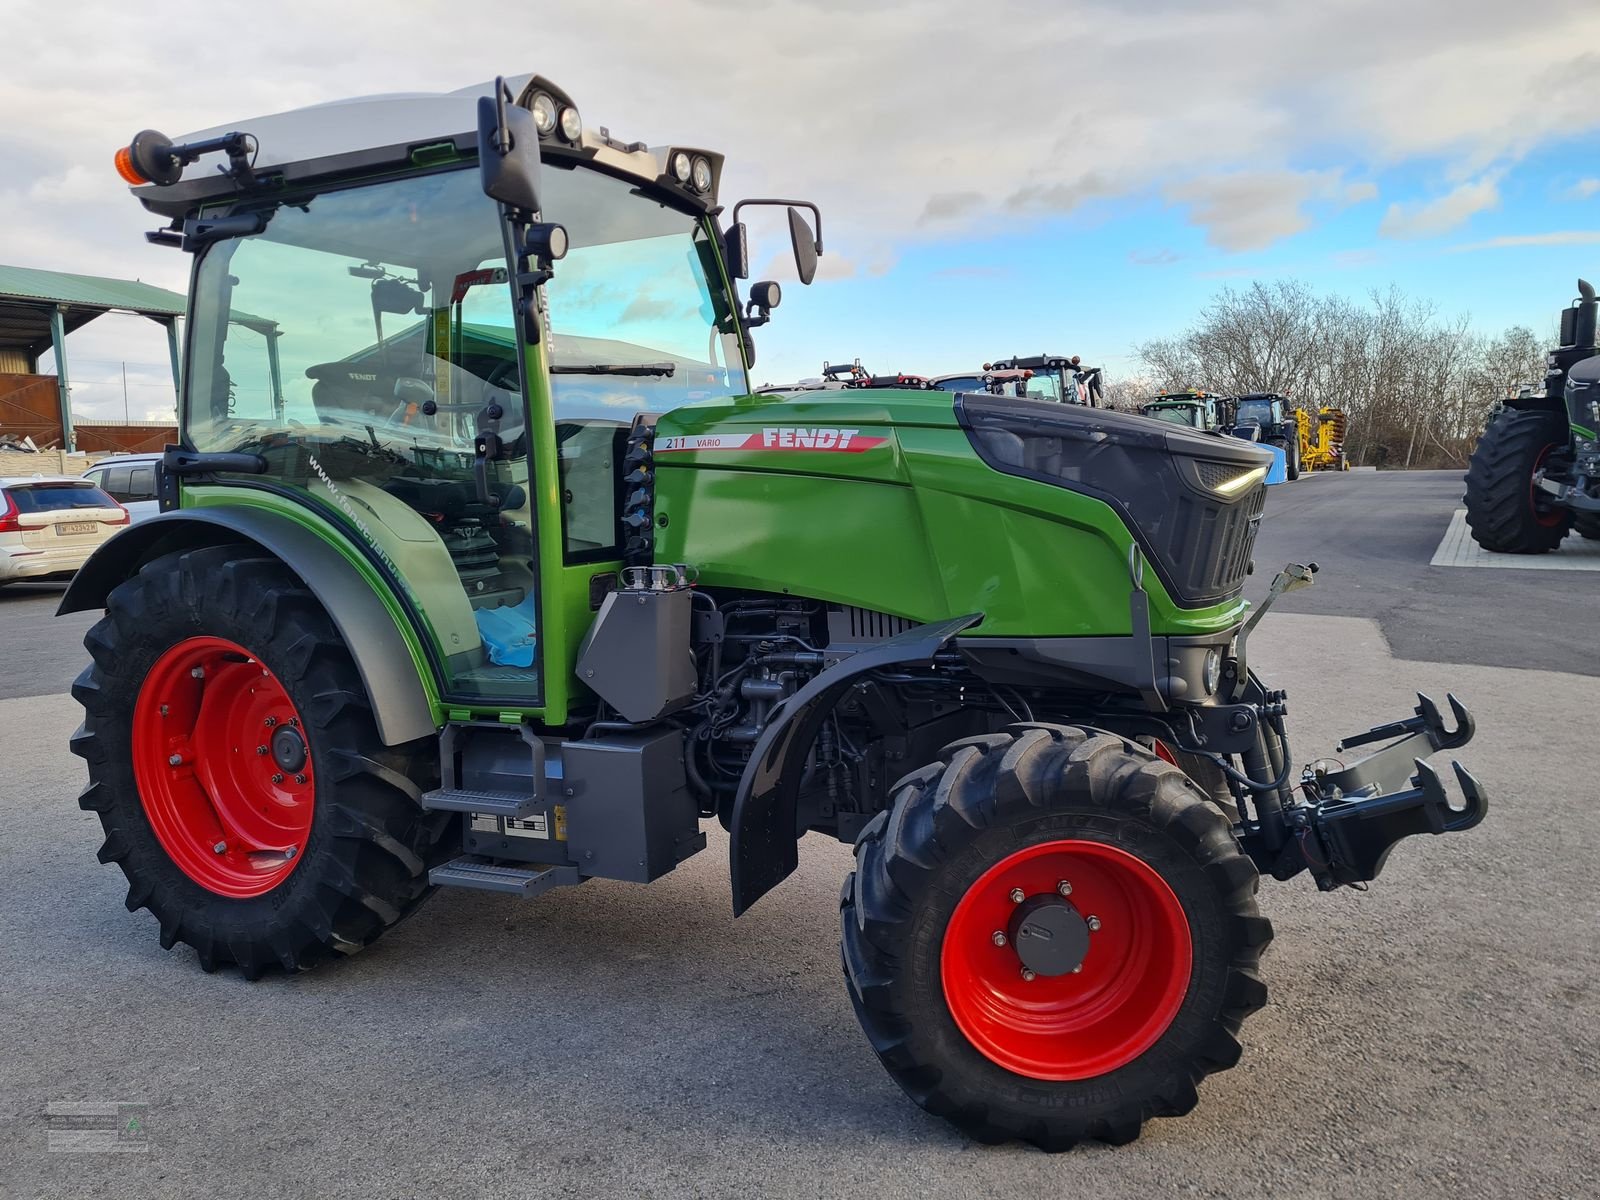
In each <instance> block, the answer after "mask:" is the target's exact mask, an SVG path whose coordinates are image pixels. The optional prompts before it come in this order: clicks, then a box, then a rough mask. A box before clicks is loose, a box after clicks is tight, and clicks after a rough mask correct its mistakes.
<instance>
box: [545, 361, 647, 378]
mask: <svg viewBox="0 0 1600 1200" xmlns="http://www.w3.org/2000/svg"><path fill="white" fill-rule="evenodd" d="M677 370H678V364H677V363H670V362H658V363H583V364H576V363H551V364H550V374H552V375H672V374H675V373H676V372H677Z"/></svg>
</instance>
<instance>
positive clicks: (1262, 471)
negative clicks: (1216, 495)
mask: <svg viewBox="0 0 1600 1200" xmlns="http://www.w3.org/2000/svg"><path fill="white" fill-rule="evenodd" d="M1266 477H1267V469H1266V468H1265V467H1252V468H1251V469H1250V470H1248V471H1246V472H1245V473H1244V474H1243V475H1235V476H1234V477H1233V478H1232V479H1225V480H1223V481H1222V482H1221V483H1214V484H1212V485H1211V490H1212V491H1214V492H1221V493H1222V494H1223V495H1224V496H1237V495H1238V494H1239V493H1240V492H1242V491H1244V490H1245V489H1246V488H1248V487H1254V486H1255V485H1256V484H1258V483H1260V482H1261V481H1262V480H1263V479H1265V478H1266Z"/></svg>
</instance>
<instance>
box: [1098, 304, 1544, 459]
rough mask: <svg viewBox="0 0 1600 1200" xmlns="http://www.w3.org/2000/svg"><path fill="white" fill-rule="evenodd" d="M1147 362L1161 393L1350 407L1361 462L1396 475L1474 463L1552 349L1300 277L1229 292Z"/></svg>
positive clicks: (1150, 351)
mask: <svg viewBox="0 0 1600 1200" xmlns="http://www.w3.org/2000/svg"><path fill="white" fill-rule="evenodd" d="M1138 353H1139V358H1140V360H1141V362H1142V363H1143V364H1144V367H1145V374H1146V376H1147V378H1148V382H1149V383H1150V384H1151V385H1152V386H1151V387H1150V391H1157V390H1162V391H1166V390H1175V389H1181V388H1186V387H1198V388H1203V389H1205V390H1206V391H1216V392H1224V393H1234V394H1237V393H1240V392H1254V391H1262V392H1280V393H1282V394H1284V395H1286V396H1289V397H1290V398H1292V399H1294V400H1296V401H1298V402H1299V403H1300V404H1302V405H1304V406H1306V407H1309V408H1312V409H1318V408H1322V407H1325V406H1331V407H1335V408H1341V409H1343V410H1344V411H1345V412H1346V414H1347V415H1348V416H1349V421H1350V433H1349V435H1348V441H1347V443H1346V452H1347V453H1348V454H1349V455H1350V457H1351V459H1352V460H1353V461H1355V462H1360V463H1372V464H1377V465H1380V466H1395V467H1404V466H1417V467H1420V466H1456V465H1460V464H1462V463H1464V462H1465V461H1466V457H1467V455H1468V454H1469V453H1470V452H1471V449H1472V444H1473V442H1474V440H1475V439H1476V437H1477V434H1478V431H1479V430H1480V429H1481V428H1482V426H1483V421H1484V419H1485V417H1486V415H1487V413H1488V411H1489V409H1490V407H1491V406H1492V405H1493V403H1494V402H1495V401H1496V400H1498V399H1500V398H1501V397H1503V396H1505V395H1506V394H1507V392H1508V391H1511V392H1514V391H1515V390H1516V389H1517V388H1518V387H1520V386H1524V385H1529V384H1537V382H1538V380H1539V379H1540V377H1541V376H1542V374H1543V347H1542V346H1541V345H1540V342H1539V339H1538V337H1537V336H1536V335H1535V334H1534V333H1533V332H1532V331H1531V330H1528V329H1526V328H1523V327H1521V326H1517V327H1514V328H1512V329H1508V330H1506V331H1505V332H1504V333H1502V334H1500V335H1499V336H1498V337H1493V338H1490V337H1485V336H1484V335H1482V334H1478V333H1475V332H1473V330H1472V328H1471V325H1470V322H1469V320H1468V319H1467V318H1466V317H1459V318H1456V319H1453V320H1444V319H1441V318H1440V317H1439V315H1438V313H1437V312H1436V311H1435V309H1434V308H1433V306H1432V305H1430V304H1427V303H1426V302H1423V301H1419V300H1415V299H1412V298H1410V297H1408V296H1406V295H1405V294H1404V293H1403V292H1401V291H1399V289H1397V288H1390V289H1389V290H1388V291H1381V292H1379V291H1375V292H1373V293H1371V294H1370V295H1368V296H1367V297H1366V298H1365V300H1364V301H1354V300H1349V299H1347V298H1345V297H1342V296H1337V295H1319V294H1318V293H1317V292H1316V291H1315V290H1313V289H1312V288H1311V287H1310V286H1309V285H1307V284H1305V283H1303V282H1301V281H1298V280H1282V281H1278V282H1275V283H1271V284H1267V283H1261V282H1257V283H1254V284H1252V285H1251V286H1250V287H1248V288H1245V289H1242V290H1241V289H1235V288H1225V289H1223V290H1222V291H1221V292H1218V293H1217V295H1216V296H1215V297H1214V298H1213V299H1212V300H1211V302H1210V303H1209V304H1208V305H1207V306H1206V307H1205V308H1204V309H1203V310H1202V311H1201V313H1200V317H1199V320H1198V321H1197V322H1196V324H1195V325H1194V327H1193V328H1191V329H1189V330H1188V331H1187V332H1185V333H1183V334H1181V335H1179V336H1177V337H1167V338H1159V339H1156V340H1153V341H1150V342H1146V343H1144V344H1143V345H1142V346H1140V347H1139V351H1138ZM1130 382H1132V381H1130ZM1139 382H1146V381H1145V380H1140V381H1139ZM1145 394H1146V395H1148V394H1149V392H1146V393H1145Z"/></svg>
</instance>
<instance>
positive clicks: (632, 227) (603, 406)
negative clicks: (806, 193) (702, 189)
mask: <svg viewBox="0 0 1600 1200" xmlns="http://www.w3.org/2000/svg"><path fill="white" fill-rule="evenodd" d="M543 200H544V216H545V219H546V220H549V221H555V222H558V223H560V224H561V225H564V226H565V227H566V230H567V236H568V238H569V249H568V251H567V256H566V257H565V258H564V259H562V260H561V261H560V262H559V263H557V264H556V269H555V277H554V278H553V279H551V280H550V282H549V283H548V284H546V285H545V301H546V304H547V305H548V308H549V321H550V334H551V337H550V346H551V356H550V362H549V370H550V391H551V397H552V399H553V401H554V407H555V416H556V421H557V422H558V423H560V422H572V421H576V422H594V421H609V422H619V423H623V424H626V423H627V422H629V421H631V420H632V418H633V414H634V413H635V412H640V411H649V412H657V413H663V412H667V411H669V410H671V409H674V408H678V407H679V406H681V405H683V404H687V403H690V402H692V401H695V400H706V399H711V398H714V397H717V396H734V395H744V394H746V393H748V392H749V390H750V388H749V384H748V382H747V380H746V378H745V366H744V359H743V357H742V355H741V354H740V352H739V341H738V336H737V332H736V325H735V321H734V316H733V307H732V305H731V304H730V303H729V302H728V299H727V292H726V291H725V289H724V287H723V284H722V274H721V270H720V268H719V266H718V263H717V256H716V252H715V250H714V249H713V248H712V243H711V238H710V236H709V233H708V230H707V226H706V223H705V222H704V221H703V220H702V219H701V218H699V217H696V216H692V215H690V214H688V213H685V212H683V211H681V210H680V209H677V208H673V207H671V206H669V205H667V204H663V203H662V202H660V201H659V200H655V199H653V198H651V197H650V196H648V195H646V194H645V193H643V192H642V191H640V189H639V188H638V185H637V184H636V183H634V182H631V181H628V180H623V179H618V178H615V177H613V176H610V175H605V174H602V173H601V172H599V171H595V170H590V169H585V168H570V169H561V168H556V169H547V170H546V171H545V173H544V197H543Z"/></svg>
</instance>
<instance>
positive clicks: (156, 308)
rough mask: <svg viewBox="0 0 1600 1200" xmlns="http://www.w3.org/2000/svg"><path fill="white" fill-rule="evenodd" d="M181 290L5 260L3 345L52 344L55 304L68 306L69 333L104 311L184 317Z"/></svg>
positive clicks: (0, 318)
mask: <svg viewBox="0 0 1600 1200" xmlns="http://www.w3.org/2000/svg"><path fill="white" fill-rule="evenodd" d="M186 303H187V302H186V300H185V298H184V297H183V296H182V295H181V294H180V293H178V292H171V291H168V290H167V289H166V288H161V287H156V286H155V285H154V284H149V283H140V282H139V281H138V280H136V279H106V278H103V277H102V276H98V275H74V274H70V273H68V272H66V271H40V270H36V269H35V268H33V267H7V266H0V347H4V348H9V349H21V350H24V351H26V352H27V353H29V354H34V355H36V354H39V353H40V352H42V351H43V350H44V348H45V347H46V346H48V345H49V344H50V310H51V309H53V308H57V307H60V308H63V309H64V310H65V311H64V312H63V313H62V321H63V323H64V325H65V326H66V330H67V332H68V333H70V332H72V331H73V330H74V329H76V328H78V327H79V326H80V325H84V324H86V323H88V322H89V321H92V320H94V319H95V318H96V317H98V316H100V315H101V314H102V313H107V312H112V311H119V312H132V313H137V314H138V315H140V316H144V317H152V318H155V319H157V320H162V321H165V320H169V319H171V318H173V317H181V316H183V313H184V308H185V305H186Z"/></svg>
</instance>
